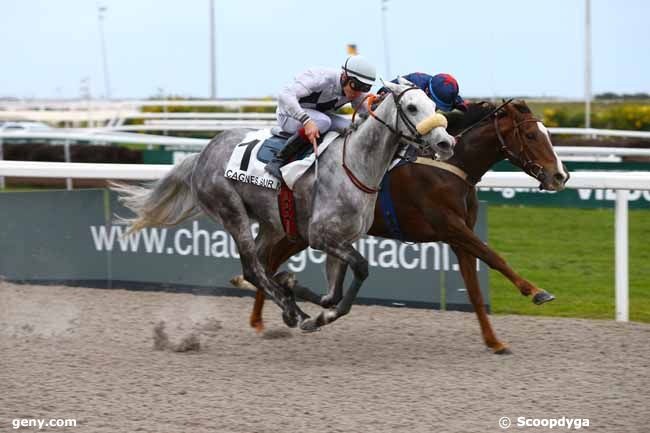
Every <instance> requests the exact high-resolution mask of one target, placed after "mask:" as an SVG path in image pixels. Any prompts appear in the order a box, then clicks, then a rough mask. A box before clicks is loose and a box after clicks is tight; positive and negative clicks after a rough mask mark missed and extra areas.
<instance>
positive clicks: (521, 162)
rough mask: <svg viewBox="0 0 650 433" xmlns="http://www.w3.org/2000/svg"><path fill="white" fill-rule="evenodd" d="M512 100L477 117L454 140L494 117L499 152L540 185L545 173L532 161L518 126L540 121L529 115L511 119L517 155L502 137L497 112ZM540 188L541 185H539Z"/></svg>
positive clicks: (542, 168)
mask: <svg viewBox="0 0 650 433" xmlns="http://www.w3.org/2000/svg"><path fill="white" fill-rule="evenodd" d="M512 101H513V100H512V99H508V100H507V101H503V103H502V104H501V105H499V106H498V107H496V108H495V109H493V110H491V111H490V112H489V113H488V114H486V115H485V116H483V117H482V118H481V119H479V120H478V121H477V122H474V123H473V124H472V125H470V126H469V127H467V128H465V129H463V130H462V131H461V132H460V133H459V134H458V135H456V137H455V138H456V141H459V140H460V139H461V137H462V136H463V135H464V134H465V133H467V132H468V131H470V130H472V129H474V128H475V127H476V126H478V125H479V124H480V123H482V122H483V121H484V120H486V119H488V118H490V117H492V118H493V119H494V129H495V131H496V133H497V138H498V139H499V146H500V147H499V152H501V153H502V154H503V156H504V157H505V158H506V159H507V160H508V161H510V162H511V163H513V164H514V165H516V166H517V167H520V168H521V169H522V170H523V171H524V172H525V173H527V174H528V175H529V176H531V177H533V178H535V179H537V180H538V181H539V182H540V185H541V184H543V183H544V181H545V180H546V174H544V167H542V166H541V165H540V164H538V163H536V162H533V159H532V158H531V156H530V150H529V148H528V146H527V145H526V142H525V141H524V139H523V137H522V136H521V131H520V129H519V128H520V127H521V125H523V124H525V123H530V122H541V120H539V119H537V118H536V117H531V118H528V119H524V120H522V121H521V122H517V121H516V120H515V119H512V124H513V129H512V133H513V134H514V136H515V138H516V139H517V141H518V142H519V145H520V149H519V155H517V154H516V153H515V152H513V151H512V150H510V149H509V148H508V146H506V141H505V139H504V136H503V134H502V133H501V128H500V126H499V112H500V111H501V110H502V109H503V108H504V107H505V106H506V105H508V104H510V103H511V102H512ZM540 188H541V186H540Z"/></svg>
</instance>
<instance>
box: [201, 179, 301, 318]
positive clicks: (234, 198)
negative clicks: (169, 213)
mask: <svg viewBox="0 0 650 433" xmlns="http://www.w3.org/2000/svg"><path fill="white" fill-rule="evenodd" d="M225 188H226V189H228V186H225ZM230 189H231V190H232V191H221V190H220V191H218V194H216V195H217V196H218V197H219V198H220V199H219V200H215V199H214V197H213V194H211V193H210V192H208V191H206V190H204V189H201V188H197V198H198V200H199V203H200V204H201V208H202V209H203V211H204V212H205V213H207V214H208V215H209V216H211V217H212V218H213V219H216V220H221V222H222V223H223V226H224V228H225V229H226V231H228V233H230V235H231V236H232V237H233V239H234V240H235V244H236V245H237V249H238V250H239V256H240V261H241V264H242V271H243V274H244V278H245V279H246V280H247V281H249V282H250V283H251V284H252V285H254V286H255V287H258V288H262V289H263V290H264V291H265V292H267V294H269V295H270V296H271V298H272V299H273V301H274V302H275V303H276V304H277V305H278V306H279V307H280V308H281V309H282V319H283V320H284V322H285V323H286V324H287V326H290V327H295V326H296V325H297V324H298V320H299V318H300V317H302V316H304V315H305V313H303V312H302V311H301V310H300V308H298V306H297V305H296V303H295V301H294V299H293V297H292V296H287V294H286V293H285V289H284V288H283V287H281V286H280V285H279V284H277V283H276V282H275V281H273V280H272V279H270V278H268V277H267V275H266V270H265V269H264V266H263V265H262V263H261V262H260V260H259V258H258V256H257V247H256V245H255V240H254V239H253V234H252V233H251V230H250V227H251V221H250V219H249V217H248V214H247V213H246V208H245V206H244V203H243V201H242V199H241V197H240V196H239V195H238V194H237V192H236V191H235V190H234V188H232V187H230ZM212 192H214V191H212ZM217 203H218V204H217Z"/></svg>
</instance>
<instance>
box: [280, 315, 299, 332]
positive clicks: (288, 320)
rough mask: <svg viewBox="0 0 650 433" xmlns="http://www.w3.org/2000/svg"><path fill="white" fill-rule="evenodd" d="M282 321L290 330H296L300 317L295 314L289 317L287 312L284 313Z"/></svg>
mask: <svg viewBox="0 0 650 433" xmlns="http://www.w3.org/2000/svg"><path fill="white" fill-rule="evenodd" d="M282 320H284V324H285V325H287V326H288V327H289V328H295V327H296V326H298V317H297V316H296V315H295V314H291V315H289V314H288V313H287V312H283V313H282Z"/></svg>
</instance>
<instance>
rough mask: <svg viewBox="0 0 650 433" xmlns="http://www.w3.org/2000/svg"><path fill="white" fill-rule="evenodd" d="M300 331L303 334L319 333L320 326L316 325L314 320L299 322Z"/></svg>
mask: <svg viewBox="0 0 650 433" xmlns="http://www.w3.org/2000/svg"><path fill="white" fill-rule="evenodd" d="M300 330H301V331H303V332H316V331H320V326H318V324H317V323H316V319H307V320H303V321H302V322H300Z"/></svg>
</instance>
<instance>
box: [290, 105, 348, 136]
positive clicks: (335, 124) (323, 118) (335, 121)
mask: <svg viewBox="0 0 650 433" xmlns="http://www.w3.org/2000/svg"><path fill="white" fill-rule="evenodd" d="M304 110H305V113H307V114H308V115H309V117H310V118H311V120H313V121H314V122H315V123H316V126H318V130H319V131H320V133H321V134H325V133H326V132H327V131H329V130H334V131H338V132H341V131H343V130H344V129H345V128H347V127H348V126H350V120H349V119H347V118H345V117H343V116H340V115H338V114H334V113H323V112H321V111H317V110H312V109H311V108H304ZM278 124H279V125H280V128H282V130H283V131H285V132H288V133H289V134H295V133H296V132H298V130H299V129H300V128H302V127H303V126H304V125H303V124H302V123H300V122H299V121H297V120H296V119H294V118H293V117H289V116H286V115H284V114H281V113H278Z"/></svg>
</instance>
